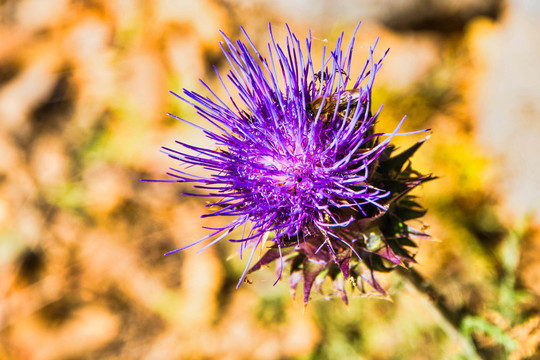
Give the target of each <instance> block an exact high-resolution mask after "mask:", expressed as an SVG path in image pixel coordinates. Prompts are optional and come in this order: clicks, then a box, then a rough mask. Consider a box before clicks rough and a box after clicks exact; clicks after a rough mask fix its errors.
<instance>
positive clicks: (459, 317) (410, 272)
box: [396, 267, 483, 359]
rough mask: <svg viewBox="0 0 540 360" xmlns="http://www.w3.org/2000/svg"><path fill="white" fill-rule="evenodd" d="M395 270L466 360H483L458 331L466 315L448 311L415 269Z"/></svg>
mask: <svg viewBox="0 0 540 360" xmlns="http://www.w3.org/2000/svg"><path fill="white" fill-rule="evenodd" d="M396 270H397V272H398V273H399V274H400V276H401V277H402V278H403V279H404V280H405V281H406V283H407V284H408V285H409V288H410V289H412V290H413V291H415V292H417V293H418V294H420V295H421V298H422V300H423V301H424V302H425V303H426V307H427V308H428V309H429V310H430V311H431V312H432V313H433V314H434V316H435V317H436V318H437V320H438V322H439V324H440V326H441V328H442V329H443V330H444V331H445V332H446V333H447V334H448V336H449V337H450V338H452V339H454V340H455V341H456V342H458V343H459V344H460V345H461V346H462V348H463V351H464V352H465V355H466V356H467V359H483V358H482V356H481V355H480V354H479V353H478V352H477V351H476V347H475V346H474V343H473V342H472V340H471V339H470V338H469V337H467V336H465V335H463V333H462V332H461V330H460V329H461V324H462V322H463V320H464V318H465V317H466V315H467V314H461V313H460V314H458V313H456V312H454V311H452V310H450V308H449V307H448V305H447V303H446V298H445V297H444V296H443V295H442V294H440V293H439V292H438V291H437V289H435V287H434V286H433V285H431V283H429V282H428V281H427V280H426V279H424V277H423V276H422V275H421V274H420V273H418V272H417V271H416V270H415V269H413V268H408V269H406V268H402V267H398V268H397V269H396Z"/></svg>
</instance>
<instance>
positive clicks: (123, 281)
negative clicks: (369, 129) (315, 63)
mask: <svg viewBox="0 0 540 360" xmlns="http://www.w3.org/2000/svg"><path fill="white" fill-rule="evenodd" d="M539 16H540V2H538V1H535V0H528V1H527V0H521V1H519V0H514V1H512V0H506V1H503V0H459V1H458V0H452V1H436V0H431V1H425V0H404V1H399V2H396V1H394V0H362V1H347V0H333V1H323V0H253V1H249V0H200V1H189V0H155V1H144V0H138V1H137V0H115V1H105V0H71V1H69V0H2V1H0V39H1V41H0V279H1V280H0V359H17V360H18V359H40V360H44V359H72V360H73V359H282V360H285V359H460V358H466V355H464V354H465V350H466V349H465V348H464V346H463V342H462V341H460V338H459V336H457V337H456V336H452V333H451V332H448V331H446V328H445V324H444V322H442V321H441V319H440V317H438V316H437V314H436V313H433V312H431V311H429V306H427V305H426V302H425V297H424V296H423V295H422V294H418V293H416V292H415V291H414V290H413V289H412V288H410V287H408V286H407V285H406V283H405V282H404V281H403V280H402V279H401V278H400V277H399V276H397V274H388V275H382V276H381V279H382V280H381V281H382V282H383V283H384V284H385V285H386V287H387V288H388V289H389V292H390V294H391V296H392V300H393V301H387V300H381V299H376V298H369V297H368V298H365V297H360V296H358V295H356V296H353V299H352V300H351V304H350V305H349V306H348V307H346V306H345V305H343V304H342V303H341V301H340V300H339V299H331V300H326V299H324V297H322V296H319V295H314V296H313V298H312V301H311V302H310V303H309V305H308V307H307V308H306V309H305V310H304V309H303V305H302V303H301V299H296V300H292V299H291V298H290V295H289V290H288V284H287V281H282V282H281V283H279V284H278V285H276V286H272V283H273V282H274V280H275V277H274V276H275V275H274V273H273V271H272V270H270V269H268V270H264V271H262V272H259V273H258V274H254V275H253V276H251V280H252V282H253V283H252V284H247V283H246V284H243V285H242V286H241V287H240V289H238V290H236V289H235V286H236V282H237V280H238V278H239V277H240V275H241V273H242V270H243V267H244V265H245V264H244V263H243V262H242V261H241V260H239V259H237V258H233V259H231V260H227V259H228V258H229V257H230V256H231V255H232V254H234V253H235V251H236V246H235V245H234V244H230V243H227V242H226V241H223V242H222V243H220V244H218V245H217V246H214V247H212V248H210V249H208V250H206V251H204V252H202V253H200V254H197V253H196V252H197V251H196V250H197V249H189V250H186V251H183V252H181V253H178V254H174V255H170V256H167V257H164V256H163V254H164V253H165V252H167V251H170V250H173V249H175V248H178V247H180V246H183V245H186V244H188V243H190V242H193V241H195V240H197V239H199V238H200V237H202V236H204V235H205V234H206V232H205V230H203V229H202V228H201V227H202V226H203V225H206V226H213V225H216V224H217V223H220V222H221V223H223V220H222V219H207V220H204V221H202V220H200V219H199V217H200V215H202V214H204V213H205V211H206V210H205V208H204V203H203V202H201V201H198V200H197V199H192V198H187V197H182V196H180V193H181V192H182V191H186V190H188V189H189V188H187V187H185V186H184V185H181V184H155V183H144V182H140V180H139V179H166V178H167V177H166V175H164V173H165V171H166V170H167V168H168V167H171V166H174V165H175V163H174V162H173V161H172V160H170V159H168V158H167V157H166V156H165V155H163V154H160V153H159V149H160V147H161V146H174V145H173V144H174V140H175V139H182V140H184V141H187V142H189V143H194V144H201V143H204V141H205V140H204V139H203V138H201V134H200V133H199V132H197V131H195V130H194V129H192V128H190V127H188V126H186V125H184V124H182V123H180V122H178V121H176V120H174V119H172V118H170V117H167V116H166V115H165V113H166V112H171V113H174V114H176V115H178V116H181V117H184V118H187V119H190V120H192V121H194V122H196V123H198V124H204V122H203V121H202V120H201V119H199V118H197V116H196V114H195V113H194V111H193V110H192V109H190V108H189V107H188V106H186V105H185V104H183V103H181V102H180V101H179V100H178V99H176V98H174V97H173V96H172V95H170V94H169V93H168V90H172V91H176V92H181V89H182V88H187V89H190V90H195V91H197V92H200V93H205V89H204V88H203V86H202V85H201V84H200V83H199V82H198V79H199V78H201V79H205V81H206V82H207V83H208V84H210V86H212V87H213V89H215V91H216V92H217V93H218V94H220V95H222V94H223V93H224V92H223V90H222V88H221V86H220V85H219V82H218V80H217V78H216V76H215V74H214V72H213V70H212V66H213V65H215V66H216V67H217V68H218V69H220V70H221V72H222V73H225V72H226V71H227V63H226V61H225V60H224V57H223V56H222V55H221V51H220V49H219V41H220V40H221V36H220V34H219V30H222V31H224V32H225V33H226V34H227V35H228V36H229V37H230V38H231V39H237V38H239V37H241V32H240V26H244V27H245V28H246V30H247V31H248V33H249V34H250V36H251V38H252V40H253V41H254V42H255V43H256V44H257V45H258V46H259V49H261V50H263V51H265V50H266V42H267V41H269V36H268V31H267V28H268V23H269V22H271V23H272V25H273V30H274V33H275V35H276V38H277V39H281V40H283V39H284V36H285V31H286V29H285V25H284V24H285V23H288V24H289V25H290V27H291V28H292V30H293V31H294V32H295V33H296V35H297V36H298V37H299V38H300V39H302V38H305V37H306V36H307V34H308V29H311V31H312V34H313V36H314V37H315V38H316V39H317V40H316V41H320V42H321V43H325V42H324V41H325V40H327V42H326V44H327V45H329V46H331V47H332V46H333V44H334V41H335V39H336V38H337V37H338V36H339V34H340V33H341V32H342V31H345V34H346V36H345V38H346V39H347V40H348V39H349V36H350V34H351V33H352V30H353V29H354V27H355V26H356V24H357V22H358V21H360V20H361V21H362V22H363V24H362V25H361V27H360V31H359V33H358V35H357V39H356V45H357V54H358V55H357V57H356V60H357V61H358V64H363V63H364V61H365V54H366V51H367V49H368V48H369V46H370V45H372V44H373V42H374V41H375V39H376V37H377V36H379V37H380V41H379V45H378V54H381V55H382V53H383V52H384V50H386V49H387V48H390V53H389V55H388V57H387V58H386V59H385V61H384V66H383V68H382V70H381V72H380V73H379V74H378V79H377V81H376V82H375V89H374V102H375V105H376V107H378V106H379V105H380V104H384V106H385V107H384V110H383V112H382V115H381V117H380V126H381V128H382V129H392V128H393V127H394V126H395V125H396V123H397V122H398V121H399V120H400V119H401V118H402V116H403V115H407V116H408V121H407V122H406V125H405V130H419V129H422V128H432V129H433V134H432V136H431V139H430V140H429V141H428V142H427V143H426V144H425V145H424V146H423V148H422V149H421V150H420V151H419V152H418V153H417V154H416V155H415V157H414V159H413V160H414V161H413V162H414V165H415V168H416V169H418V170H420V171H421V172H424V173H430V172H431V173H433V174H435V175H437V176H439V177H440V178H439V179H438V180H436V181H433V182H430V183H427V184H426V185H425V186H423V187H422V188H421V189H419V191H417V193H416V194H417V195H419V196H420V197H421V202H422V204H423V205H424V206H426V207H427V208H428V209H429V212H428V215H427V216H426V219H425V222H426V224H427V225H429V226H430V229H429V232H430V233H431V234H432V235H433V237H434V241H424V242H423V243H421V244H420V246H419V248H418V253H417V259H418V262H419V264H418V265H417V266H416V269H417V270H418V272H420V273H421V274H422V275H423V276H424V277H425V278H427V279H428V280H429V281H430V282H431V283H432V284H433V285H434V286H435V288H437V289H438V291H440V293H441V294H443V295H444V297H445V298H446V300H447V302H448V305H449V307H450V308H451V310H452V311H454V312H455V313H457V314H468V317H467V318H466V321H465V322H464V324H463V325H462V329H461V334H462V336H463V337H464V338H470V339H472V341H474V343H475V344H476V347H477V348H478V352H479V353H480V354H481V355H482V356H483V357H484V358H489V359H506V358H510V359H539V358H540V356H539V355H538V354H539V353H540V317H539V309H540V305H539V303H540V301H539V300H540V255H539V254H540V233H539V232H538V225H539V223H540V216H539V213H538V210H539V209H538V208H539V206H538V204H539V202H540V187H539V186H538V179H539V178H540V156H539V155H538V154H539V153H540V143H539V141H538V140H537V139H538V137H539V136H540V68H539V64H540V25H539V24H538V22H537V21H536V19H537V18H538V17H539ZM417 140H419V138H418V137H415V136H410V137H404V138H400V139H399V144H400V145H401V146H406V145H407V144H412V143H414V142H415V141H417ZM413 225H414V224H413ZM417 225H418V224H417ZM535 354H536V355H535Z"/></svg>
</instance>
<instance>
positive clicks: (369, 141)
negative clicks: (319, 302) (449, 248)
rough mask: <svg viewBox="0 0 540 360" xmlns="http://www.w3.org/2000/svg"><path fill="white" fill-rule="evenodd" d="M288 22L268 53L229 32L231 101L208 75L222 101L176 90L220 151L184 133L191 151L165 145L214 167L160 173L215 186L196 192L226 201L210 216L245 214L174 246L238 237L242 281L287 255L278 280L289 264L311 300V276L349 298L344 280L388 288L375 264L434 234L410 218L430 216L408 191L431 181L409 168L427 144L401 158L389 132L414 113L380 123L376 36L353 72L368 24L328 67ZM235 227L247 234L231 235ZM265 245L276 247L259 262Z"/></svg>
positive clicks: (398, 259)
mask: <svg viewBox="0 0 540 360" xmlns="http://www.w3.org/2000/svg"><path fill="white" fill-rule="evenodd" d="M358 25H360V24H358ZM287 30H288V36H287V39H286V46H285V47H282V46H280V45H278V44H277V43H276V41H275V40H274V37H273V35H272V29H271V27H270V37H271V42H270V43H269V44H268V55H267V56H266V57H265V55H263V54H262V53H261V52H259V51H258V50H257V48H256V47H255V46H254V44H253V43H252V41H251V40H250V39H249V37H248V35H247V34H246V32H245V31H244V29H242V32H243V33H244V35H245V37H246V40H247V43H244V42H242V41H236V42H235V43H233V42H232V41H231V40H229V39H228V38H227V37H226V36H225V34H223V33H222V35H223V37H224V43H222V44H221V47H222V50H223V54H224V55H225V57H226V58H227V60H228V62H229V64H230V67H231V69H230V71H229V73H228V74H227V78H228V80H229V82H230V83H231V84H232V85H233V86H232V89H234V90H231V89H229V88H228V87H227V85H225V82H224V81H223V79H222V77H221V76H220V74H219V72H218V71H217V70H216V73H217V74H218V77H219V79H220V81H221V83H222V84H223V86H224V87H225V89H226V91H227V94H228V96H229V99H228V100H227V101H228V102H229V103H230V105H227V104H226V103H225V101H222V100H221V99H220V98H219V97H218V96H216V94H215V93H214V92H212V90H211V89H210V87H209V86H207V85H206V84H204V82H203V85H204V86H205V87H206V88H207V90H208V91H209V92H210V93H211V94H212V95H213V97H214V99H211V98H209V97H205V96H202V95H199V94H197V93H195V92H192V91H189V90H184V96H180V95H177V94H174V93H173V94H174V95H175V96H177V97H179V98H180V99H182V100H183V101H185V102H187V103H188V104H190V105H192V106H193V107H194V108H195V109H196V110H197V112H198V114H199V115H200V116H202V117H203V118H205V119H206V120H207V121H208V122H209V123H210V125H212V126H213V128H212V129H208V128H203V127H199V126H198V125H195V124H193V123H191V122H189V121H186V120H184V119H180V118H177V117H176V116H174V115H171V116H173V117H175V118H177V119H178V120H181V121H184V122H187V123H189V124H191V125H192V126H195V127H197V128H198V129H200V130H201V131H203V132H204V133H205V135H206V136H207V137H208V138H209V139H211V140H213V142H214V143H215V145H216V148H215V149H208V148H202V147H197V146H192V145H189V144H186V143H183V142H180V141H177V143H178V144H179V145H181V146H182V147H183V148H184V149H185V150H175V149H170V148H163V149H164V152H165V153H166V154H167V155H169V156H170V157H171V158H173V159H176V160H178V161H180V163H181V164H182V165H186V166H187V167H190V166H198V167H202V168H204V169H206V170H207V171H209V173H210V174H209V175H208V176H203V177H201V176H195V175H193V174H190V173H189V172H187V170H180V169H171V172H169V173H168V174H169V175H170V176H172V177H173V178H174V180H161V181H168V182H190V183H193V184H194V187H195V188H198V189H204V190H205V191H206V192H207V193H206V194H187V195H193V196H204V197H214V198H217V199H218V200H217V201H216V202H214V203H213V204H211V205H210V206H218V207H219V209H218V210H216V211H214V212H213V213H210V214H208V215H205V216H233V217H235V219H234V220H232V221H231V223H230V224H228V225H226V226H224V227H222V228H217V229H212V230H213V231H212V232H211V233H210V234H208V236H205V237H204V238H202V239H199V240H198V241H195V242H193V243H191V244H189V245H187V246H185V247H182V248H180V249H177V250H174V251H171V252H170V253H168V254H171V253H174V252H177V251H180V250H183V249H185V248H187V247H190V246H193V245H195V244H198V243H201V242H203V241H204V240H207V239H210V238H212V237H214V236H217V237H216V238H215V239H214V240H212V241H211V242H210V243H209V244H207V245H206V246H205V247H204V248H203V249H205V248H207V247H208V246H211V245H213V244H215V243H216V242H218V241H220V240H222V239H223V238H226V237H229V241H232V242H239V243H240V252H241V253H242V251H243V250H244V249H248V248H250V249H251V251H250V256H249V260H248V264H247V266H246V269H245V271H244V273H243V275H242V277H241V279H240V282H239V283H238V285H240V284H241V282H242V281H243V280H244V279H245V277H246V274H247V273H248V272H251V271H255V270H257V269H259V268H261V267H262V266H264V265H267V264H269V263H271V262H274V261H277V265H276V266H277V270H278V273H279V275H278V279H277V280H276V282H277V281H278V280H279V279H280V277H281V275H282V271H283V269H284V268H285V266H286V265H290V268H291V274H290V282H291V290H292V291H293V295H294V291H295V290H296V287H297V285H298V283H299V282H301V281H302V280H303V281H304V302H305V303H307V301H308V299H309V295H310V291H311V288H312V286H313V284H316V286H317V287H318V288H319V290H320V284H321V283H322V281H323V280H324V279H325V278H326V277H330V278H331V279H332V280H333V282H334V288H335V290H336V292H337V294H339V295H341V297H342V298H343V300H344V301H345V302H347V296H346V294H345V289H344V284H345V281H344V280H346V279H352V280H353V281H352V283H353V284H354V285H355V286H357V287H358V288H361V289H363V282H364V281H366V282H367V283H368V284H370V285H371V286H372V287H373V288H374V289H375V290H377V291H378V292H380V293H382V294H385V292H384V290H383V289H382V288H381V286H380V285H379V284H378V282H377V281H376V279H375V277H374V274H373V271H374V270H379V271H387V270H389V269H391V268H393V267H395V266H397V265H403V264H405V263H407V262H411V261H414V256H413V255H411V254H410V253H409V252H408V251H407V250H406V249H405V246H414V242H412V241H411V238H412V237H413V236H427V235H426V234H424V233H422V232H420V231H416V230H413V229H412V228H410V227H409V226H407V225H405V224H404V223H403V221H405V220H409V219H411V218H417V217H419V216H421V215H423V213H424V212H425V211H424V210H423V209H422V208H421V207H420V206H419V205H418V204H417V203H416V202H415V201H414V200H413V198H412V197H411V196H410V195H406V193H408V192H409V191H410V190H411V189H412V188H414V187H416V186H417V185H419V184H420V183H422V182H424V181H426V180H429V179H431V178H432V177H430V176H423V175H420V174H419V173H417V172H415V171H413V170H412V169H411V168H410V165H407V166H405V163H406V161H407V160H408V158H409V157H410V156H411V155H412V154H413V153H414V151H416V149H417V148H418V147H419V146H420V145H421V143H422V142H423V140H422V141H421V142H419V143H417V144H416V145H414V146H413V147H412V148H410V149H408V150H406V151H404V152H403V153H401V154H400V155H397V156H393V157H392V156H391V155H392V152H393V150H394V147H393V146H392V145H390V140H391V139H392V137H393V136H396V135H398V130H399V129H400V126H401V124H402V123H403V121H404V119H405V118H403V119H402V120H401V122H399V124H398V125H397V127H396V129H395V130H394V131H393V132H392V133H388V134H381V133H375V131H374V125H375V121H376V119H377V116H378V115H379V112H380V110H381V108H382V107H381V108H380V109H379V110H378V111H377V112H376V113H375V114H372V112H371V90H372V87H373V82H374V80H375V75H376V73H377V72H378V71H379V69H380V67H381V65H382V58H381V59H380V60H378V61H374V59H373V52H374V48H375V45H376V43H377V41H376V42H375V45H374V46H373V47H372V48H370V53H369V58H368V59H367V61H366V63H365V66H364V69H363V70H362V72H361V73H360V74H359V75H358V76H355V77H351V76H350V68H351V63H352V56H353V45H354V38H355V34H356V32H357V30H358V26H357V28H356V29H355V31H354V34H353V36H352V38H351V40H350V42H349V44H348V45H347V47H346V49H345V51H343V50H342V46H343V34H342V35H341V36H340V37H339V39H338V40H337V43H336V46H335V49H333V50H332V51H330V52H329V54H326V48H324V49H323V56H322V59H321V64H320V65H316V64H314V60H313V58H312V53H311V48H312V38H311V34H310V35H309V37H308V38H307V39H306V41H305V47H304V50H303V49H302V46H301V43H300V41H299V40H298V39H297V37H296V36H295V35H294V34H293V33H292V32H291V31H290V29H289V28H288V27H287ZM377 40H378V39H377ZM387 52H388V51H387ZM385 55H386V53H385V54H384V56H385ZM384 56H383V58H384ZM232 95H235V96H236V97H233V96H232ZM235 98H236V99H237V100H235ZM238 99H240V100H238ZM423 131H425V130H423ZM415 133H418V132H415ZM401 135H402V134H401ZM237 229H238V230H239V231H238V233H240V234H239V235H237V236H236V237H235V238H230V236H232V233H233V231H235V230H237ZM240 230H241V231H240ZM259 247H264V248H267V249H268V250H267V252H266V253H265V255H263V256H262V257H261V258H260V259H259V260H258V262H257V263H256V264H255V265H254V266H252V267H251V268H250V264H251V263H252V261H253V257H254V254H255V252H256V249H257V248H259Z"/></svg>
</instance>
